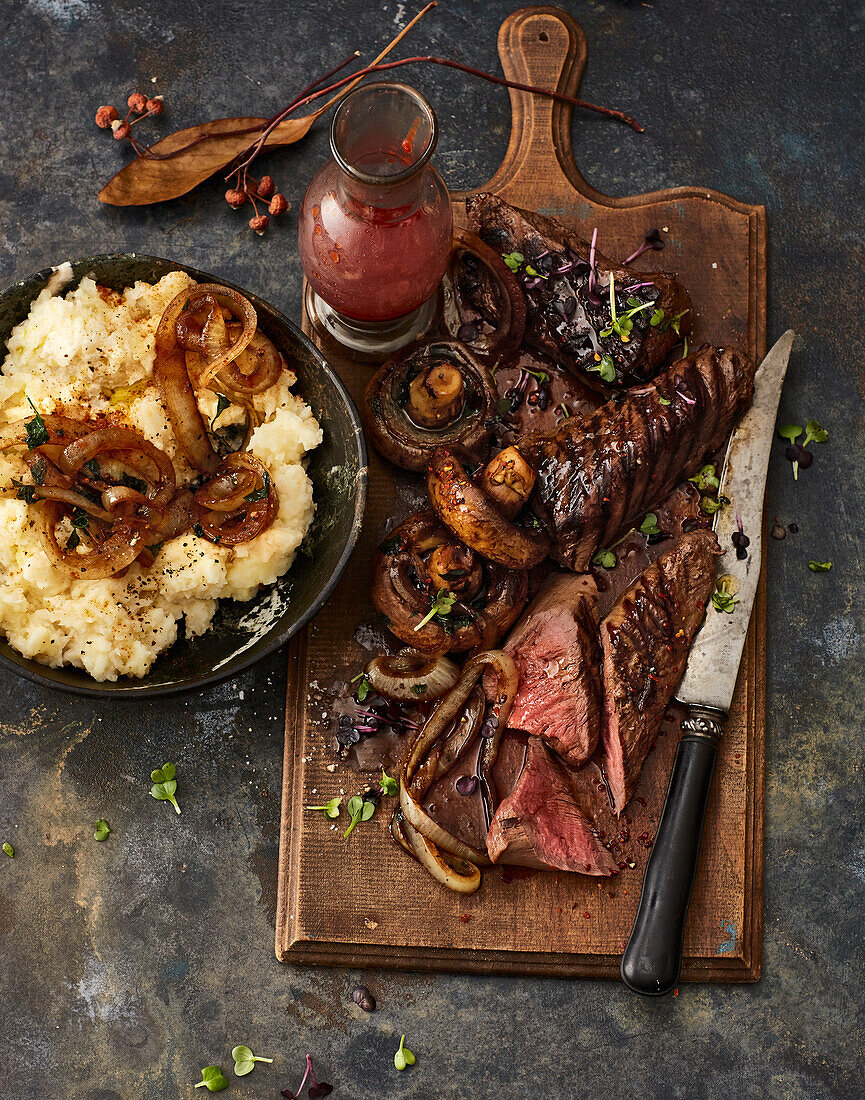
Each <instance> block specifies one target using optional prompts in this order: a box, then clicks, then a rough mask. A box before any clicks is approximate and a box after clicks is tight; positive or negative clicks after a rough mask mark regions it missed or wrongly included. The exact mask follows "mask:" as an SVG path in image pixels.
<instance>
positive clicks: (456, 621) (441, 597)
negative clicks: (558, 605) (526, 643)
mask: <svg viewBox="0 0 865 1100" xmlns="http://www.w3.org/2000/svg"><path fill="white" fill-rule="evenodd" d="M457 563H458V564H457ZM444 583H449V584H450V587H449V588H445V587H443V584H444ZM370 588H371V592H370V594H371V597H372V602H373V605H374V606H375V608H376V609H377V610H378V611H380V612H381V613H382V614H383V615H384V616H385V617H386V618H387V621H388V627H389V629H390V630H391V632H392V633H393V634H395V635H396V636H397V638H400V639H401V640H402V641H403V642H405V643H406V644H407V645H411V646H413V647H414V648H415V649H417V650H419V651H420V652H421V653H425V654H443V653H461V652H464V651H466V650H469V649H477V648H479V647H482V648H485V649H486V648H489V647H490V646H494V645H495V644H496V642H497V641H498V639H499V638H501V637H502V636H503V635H504V634H505V633H506V632H507V630H509V629H510V627H511V626H512V625H513V624H514V622H516V620H517V617H518V616H519V614H520V611H521V610H522V609H523V606H524V605H525V602H526V596H527V592H528V577H527V574H526V573H525V571H524V570H514V569H505V568H503V567H502V566H501V565H497V564H494V563H492V562H486V561H483V560H481V559H479V558H478V556H477V555H476V554H474V553H472V551H471V550H469V549H468V548H467V547H464V546H459V544H457V543H456V541H455V540H454V538H453V536H452V535H451V533H450V532H449V531H448V530H447V528H446V527H444V526H443V525H442V524H441V523H440V522H439V520H438V519H437V518H436V516H435V515H434V514H433V513H432V512H419V513H418V514H417V515H414V516H410V517H409V518H408V519H407V520H405V522H403V523H401V524H400V525H399V527H397V528H396V530H395V531H393V532H392V533H391V534H390V535H389V536H388V538H386V539H385V540H384V542H383V543H382V544H381V546H380V547H379V548H378V550H377V551H376V553H375V555H374V556H373V561H372V577H371V585H370Z"/></svg>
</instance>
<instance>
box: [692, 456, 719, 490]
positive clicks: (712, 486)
mask: <svg viewBox="0 0 865 1100" xmlns="http://www.w3.org/2000/svg"><path fill="white" fill-rule="evenodd" d="M688 481H690V482H692V483H693V484H694V485H696V486H697V488H698V489H699V490H700V492H701V493H713V492H715V490H716V489H718V488H720V485H721V482H720V481H719V480H718V473H717V471H716V470H715V467H714V466H713V465H712V464H711V463H709V464H708V465H707V466H703V467H702V469H701V470H700V471H699V472H698V473H696V474H694V476H693V477H689V478H688Z"/></svg>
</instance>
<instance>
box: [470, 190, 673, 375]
mask: <svg viewBox="0 0 865 1100" xmlns="http://www.w3.org/2000/svg"><path fill="white" fill-rule="evenodd" d="M466 213H467V215H468V219H469V226H470V228H471V229H472V230H473V231H474V232H475V233H477V234H478V236H479V237H481V238H482V239H483V240H484V241H486V243H487V244H489V245H490V246H491V247H493V248H495V249H496V251H497V252H501V253H502V254H503V255H506V256H514V254H516V256H522V260H521V261H519V262H518V261H517V260H516V259H514V260H513V261H512V264H514V265H516V264H517V263H518V277H519V278H520V280H521V282H522V284H523V288H524V292H525V295H526V310H527V312H526V334H525V339H526V340H527V342H528V343H530V344H532V345H533V346H534V347H536V348H538V349H539V350H540V351H543V352H545V353H546V354H547V355H549V356H551V357H552V358H553V359H556V360H557V361H558V362H560V363H561V364H562V365H563V366H564V367H567V368H568V369H569V370H572V371H575V372H576V373H577V374H581V375H583V376H584V377H590V378H592V379H593V380H595V382H597V380H598V378H599V377H600V376H599V369H600V360H601V358H602V357H603V356H605V355H608V356H609V357H610V363H611V365H612V367H613V369H614V370H615V379H609V381H610V382H611V383H612V384H614V385H616V386H630V385H634V384H635V383H640V382H643V381H646V380H647V379H649V378H652V377H653V376H654V374H655V373H656V372H657V371H658V370H659V369H660V367H661V364H662V363H663V362H664V359H665V358H666V356H667V354H668V353H669V352H670V350H671V349H672V348H673V346H674V345H675V344H677V343H678V342H679V341H680V339H681V336H680V335H679V334H680V333H684V332H687V331H690V327H691V316H692V314H691V302H690V299H689V298H688V293H687V291H686V290H685V288H684V287H683V286H682V285H681V283H679V282H678V280H677V279H676V278H675V277H674V276H673V275H666V274H656V273H652V274H644V273H640V274H636V273H635V272H633V271H631V270H630V269H629V268H627V267H621V266H619V265H617V264H616V263H615V262H614V261H612V260H609V259H607V258H606V257H605V256H604V255H603V253H602V252H599V251H598V250H597V249H596V250H595V257H594V274H593V276H592V279H591V286H590V278H589V271H590V267H589V261H590V253H591V246H590V245H589V243H588V242H587V241H585V240H583V238H582V237H580V236H578V235H577V234H575V233H572V232H570V231H569V230H567V229H565V227H564V226H563V225H560V224H559V223H558V222H556V221H554V220H553V219H552V218H545V217H543V216H542V215H540V214H532V213H529V212H527V211H525V210H519V209H517V208H516V207H514V206H509V205H508V204H507V203H506V202H504V201H503V200H502V199H500V198H499V197H498V196H497V195H490V194H478V195H469V197H468V199H467V200H466ZM527 267H531V268H532V271H528V270H526V269H527ZM532 272H537V274H533V273H532ZM611 278H612V279H613V281H614V294H615V300H616V313H617V315H619V314H627V313H629V312H630V311H632V310H633V309H634V307H641V306H642V307H645V308H640V309H639V312H636V313H632V315H631V316H630V317H628V318H626V320H627V321H630V324H631V325H632V327H631V329H630V331H629V332H628V331H624V330H623V331H622V332H621V334H620V333H619V332H617V331H615V330H613V331H611V332H609V333H607V330H608V329H609V328H610V324H611V321H612V311H611V305H610V279H611ZM473 284H474V285H472V286H469V287H467V288H465V289H468V290H469V291H470V292H471V291H474V293H475V295H478V296H479V297H480V299H481V302H480V306H479V308H480V309H481V311H482V312H484V313H485V314H487V315H490V314H492V315H495V312H496V298H495V288H494V287H493V286H492V285H491V284H490V283H489V282H487V281H486V279H485V278H484V273H483V271H481V270H480V269H478V271H477V272H476V273H475V276H474V280H473ZM659 310H662V311H663V312H662V313H658V311H659ZM653 315H654V317H655V324H652V319H653ZM603 333H607V334H606V335H602V334H603ZM622 336H625V337H626V339H624V340H623V339H622Z"/></svg>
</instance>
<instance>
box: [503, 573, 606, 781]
mask: <svg viewBox="0 0 865 1100" xmlns="http://www.w3.org/2000/svg"><path fill="white" fill-rule="evenodd" d="M599 625H600V618H599V616H598V589H597V586H596V584H595V581H594V579H593V578H592V577H590V576H574V575H573V574H564V575H563V574H559V575H557V576H555V577H551V578H550V579H549V580H548V581H547V582H546V584H545V585H544V587H543V588H542V589H541V591H540V592H539V593H538V595H537V596H536V597H535V599H534V600H533V602H532V603H531V604H530V605H529V607H528V608H527V609H526V611H525V613H524V614H523V616H522V618H521V619H520V620H519V622H518V623H517V625H516V626H515V627H514V629H513V631H512V632H511V634H510V637H509V638H508V640H507V642H506V643H505V646H504V649H505V652H506V653H508V654H510V656H511V657H513V659H514V664H515V665H516V668H517V673H518V675H519V688H518V689H517V695H516V698H515V699H514V703H513V707H512V708H511V713H510V717H509V720H508V721H509V724H510V725H511V726H512V727H514V728H515V729H521V730H525V731H526V732H527V733H531V734H535V735H536V736H538V737H541V738H542V739H543V740H544V741H545V742H546V743H547V744H548V745H549V746H550V748H552V749H554V750H555V751H556V752H557V753H558V754H559V755H560V756H562V757H563V758H564V759H565V760H566V761H567V762H568V763H569V764H575V765H576V764H582V763H583V762H584V761H586V760H588V758H589V757H590V756H591V755H592V753H593V752H594V750H595V746H596V745H597V743H598V735H599V731H600V717H601V679H600V671H599V670H600V656H601V651H600V642H599V633H598V631H599Z"/></svg>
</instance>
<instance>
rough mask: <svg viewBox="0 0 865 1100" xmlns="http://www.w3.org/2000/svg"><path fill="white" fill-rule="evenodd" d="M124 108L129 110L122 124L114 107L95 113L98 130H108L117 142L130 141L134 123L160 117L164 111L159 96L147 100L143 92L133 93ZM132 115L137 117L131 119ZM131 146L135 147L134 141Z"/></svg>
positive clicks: (104, 108)
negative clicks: (153, 116)
mask: <svg viewBox="0 0 865 1100" xmlns="http://www.w3.org/2000/svg"><path fill="white" fill-rule="evenodd" d="M126 106H127V107H128V108H129V110H128V111H127V112H126V118H124V119H123V121H122V122H121V121H120V115H119V114H118V112H117V108H116V107H112V106H110V105H109V106H106V107H100V108H99V110H98V111H97V112H96V119H95V121H96V125H97V126H98V127H99V129H100V130H108V129H109V128H110V129H111V131H112V132H113V134H114V137H115V138H116V139H117V141H122V140H123V139H124V138H129V140H130V141H132V138H131V137H130V134H131V132H132V127H133V126H134V125H135V123H136V122H140V121H141V120H142V119H143V118H147V117H148V116H149V115H161V114H162V112H163V111H164V110H165V104H164V103H163V101H162V96H161V95H157V96H154V97H153V98H152V99H148V98H147V96H146V95H145V94H144V93H143V92H133V93H132V95H131V96H130V97H129V98H128V99H127V100H126ZM133 115H134V116H137V117H134V118H133ZM132 145H133V147H134V146H135V142H134V141H132ZM136 152H137V150H136Z"/></svg>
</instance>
